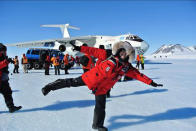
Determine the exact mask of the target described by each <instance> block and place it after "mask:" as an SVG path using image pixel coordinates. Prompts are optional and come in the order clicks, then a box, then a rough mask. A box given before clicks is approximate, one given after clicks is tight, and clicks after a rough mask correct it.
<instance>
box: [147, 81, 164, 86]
mask: <svg viewBox="0 0 196 131" xmlns="http://www.w3.org/2000/svg"><path fill="white" fill-rule="evenodd" d="M150 85H151V86H153V87H157V86H163V84H157V83H155V82H154V81H152V82H151V83H150Z"/></svg>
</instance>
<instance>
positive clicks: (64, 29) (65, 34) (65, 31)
mask: <svg viewBox="0 0 196 131" xmlns="http://www.w3.org/2000/svg"><path fill="white" fill-rule="evenodd" d="M41 27H57V28H60V29H61V32H62V34H63V38H70V35H69V32H68V28H69V29H74V30H80V28H78V27H74V26H70V25H69V24H58V25H41Z"/></svg>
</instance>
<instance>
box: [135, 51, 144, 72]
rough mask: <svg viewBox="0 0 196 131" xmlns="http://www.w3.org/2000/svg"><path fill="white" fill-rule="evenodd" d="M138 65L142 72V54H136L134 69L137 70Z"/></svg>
mask: <svg viewBox="0 0 196 131" xmlns="http://www.w3.org/2000/svg"><path fill="white" fill-rule="evenodd" d="M140 64H141V67H142V70H144V56H143V55H142V54H137V58H136V68H137V69H138V70H139V68H140Z"/></svg>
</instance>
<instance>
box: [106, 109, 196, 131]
mask: <svg viewBox="0 0 196 131" xmlns="http://www.w3.org/2000/svg"><path fill="white" fill-rule="evenodd" d="M193 117H196V108H193V107H185V108H178V109H170V110H167V111H166V112H161V113H157V114H152V115H148V116H143V115H127V114H125V115H120V116H112V117H111V118H110V119H109V123H110V124H109V126H108V128H109V130H113V129H119V128H123V127H127V126H135V125H140V124H145V123H149V122H157V121H166V120H178V119H189V118H193ZM123 119H124V120H126V122H120V121H119V120H123ZM131 119H134V121H133V122H131ZM136 119H138V121H135V120H136ZM127 120H130V122H127Z"/></svg>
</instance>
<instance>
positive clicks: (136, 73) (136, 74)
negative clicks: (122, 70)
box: [126, 65, 163, 87]
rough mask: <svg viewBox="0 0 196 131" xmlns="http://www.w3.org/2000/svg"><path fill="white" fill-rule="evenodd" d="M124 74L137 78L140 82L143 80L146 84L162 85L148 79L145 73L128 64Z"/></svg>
mask: <svg viewBox="0 0 196 131" xmlns="http://www.w3.org/2000/svg"><path fill="white" fill-rule="evenodd" d="M126 76H128V77H131V78H133V79H136V80H139V81H141V82H144V83H146V84H148V85H151V86H153V87H157V86H163V85H162V84H157V83H155V82H154V81H153V80H152V79H150V78H149V77H147V76H146V75H144V74H142V73H140V72H139V71H138V70H137V69H136V68H134V67H133V66H131V65H130V69H129V70H128V72H127V73H126Z"/></svg>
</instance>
